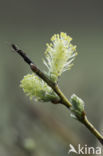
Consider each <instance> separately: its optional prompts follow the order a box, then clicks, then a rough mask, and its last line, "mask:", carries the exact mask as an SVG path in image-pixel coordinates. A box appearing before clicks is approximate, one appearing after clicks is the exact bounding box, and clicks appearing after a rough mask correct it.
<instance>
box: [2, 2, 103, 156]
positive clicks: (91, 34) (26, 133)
mask: <svg viewBox="0 0 103 156" xmlns="http://www.w3.org/2000/svg"><path fill="white" fill-rule="evenodd" d="M102 16H103V2H102V1H101V0H98V1H95V0H91V1H90V0H86V1H83V0H77V1H76V0H68V1H67V0H63V1H58V0H55V1H48V0H44V1H42V0H9V1H7V0H0V156H18V155H19V156H67V155H68V148H69V144H73V145H74V146H75V147H76V146H77V145H78V144H81V145H85V144H87V145H88V146H94V147H95V146H97V145H99V146H100V144H98V141H97V140H96V138H95V137H94V136H93V135H92V134H91V133H90V132H89V131H88V130H87V129H86V128H85V127H84V126H83V125H81V124H80V123H79V122H77V121H75V120H74V119H72V118H70V113H69V111H68V110H67V109H66V108H65V107H64V106H62V105H53V104H51V103H40V102H35V101H30V100H29V98H28V97H26V96H25V95H24V93H23V91H22V90H21V88H19V83H20V80H21V79H22V78H23V76H24V75H26V74H28V73H31V71H30V69H29V67H28V65H27V64H25V63H24V62H23V60H22V59H21V58H20V57H19V56H17V55H16V54H15V53H13V52H12V50H11V47H10V44H11V43H15V44H17V45H18V46H19V47H20V48H21V49H23V50H24V51H25V52H26V53H27V54H28V56H30V58H31V59H32V60H33V61H34V62H35V64H37V65H38V66H39V67H40V69H42V70H44V69H45V67H44V65H43V63H42V61H41V60H42V58H43V57H44V51H45V48H46V46H45V44H46V43H47V42H49V40H50V37H51V36H52V35H53V34H55V33H59V32H61V31H62V32H66V33H67V34H68V35H70V36H71V37H72V38H73V42H72V43H73V44H76V45H77V51H78V54H79V55H78V56H77V58H76V60H75V62H74V66H73V67H72V70H71V71H68V72H65V73H64V74H63V75H62V77H61V79H60V82H59V84H60V87H61V88H62V90H63V92H64V93H65V95H66V96H67V97H68V98H70V96H71V95H72V94H73V93H75V94H77V95H78V96H79V97H81V98H82V99H83V100H84V101H85V109H86V111H87V115H88V118H89V120H90V121H91V122H92V123H93V124H94V125H95V127H96V128H97V129H98V130H99V131H100V132H101V133H102V134H103V113H102V110H103V17H102Z"/></svg>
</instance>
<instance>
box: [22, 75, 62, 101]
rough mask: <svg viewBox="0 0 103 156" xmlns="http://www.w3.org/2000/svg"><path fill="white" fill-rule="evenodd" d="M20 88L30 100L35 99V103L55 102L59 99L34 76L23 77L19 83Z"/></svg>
mask: <svg viewBox="0 0 103 156" xmlns="http://www.w3.org/2000/svg"><path fill="white" fill-rule="evenodd" d="M20 87H21V88H22V89H23V91H24V93H26V95H28V96H30V99H32V98H33V97H35V100H36V101H44V102H47V101H55V100H56V101H57V100H59V97H58V96H57V95H56V93H55V92H54V91H53V90H52V89H51V88H50V87H49V86H48V85H47V84H46V83H45V82H44V81H43V80H42V79H40V78H39V77H38V76H36V75H35V74H28V75H26V76H24V78H23V80H21V82H20Z"/></svg>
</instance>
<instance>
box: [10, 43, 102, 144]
mask: <svg viewBox="0 0 103 156" xmlns="http://www.w3.org/2000/svg"><path fill="white" fill-rule="evenodd" d="M11 46H12V48H13V50H14V51H15V52H17V53H18V54H19V55H20V56H21V57H22V58H23V59H24V61H25V62H26V63H28V64H29V65H30V68H31V70H32V71H33V72H34V73H36V74H37V75H38V76H39V77H40V78H41V79H42V80H44V81H45V82H46V83H47V84H48V85H49V86H50V87H51V88H52V89H53V90H54V91H55V93H56V94H57V95H58V96H59V97H60V101H58V102H56V103H61V104H63V105H65V106H66V107H67V108H69V109H70V108H71V107H72V104H71V103H70V102H69V101H68V99H67V98H66V97H65V96H64V94H63V93H62V91H61V90H60V89H59V87H58V85H57V84H56V83H54V82H52V81H51V80H50V79H48V77H47V76H46V75H45V74H44V73H43V72H42V71H41V70H40V69H39V68H38V67H37V66H36V65H35V64H34V63H33V62H32V61H31V60H30V59H29V58H28V57H27V56H26V54H25V53H24V52H23V51H22V50H20V49H18V48H17V46H16V45H14V44H12V45H11ZM53 103H55V102H53ZM77 118H78V120H79V121H80V122H81V123H82V124H83V125H85V126H86V127H87V128H88V129H89V130H90V132H91V133H92V134H94V136H95V137H96V138H97V139H98V140H99V142H100V143H101V144H102V145H103V136H102V135H101V134H100V133H99V132H98V131H97V130H96V128H95V127H94V126H93V125H92V124H91V123H90V122H89V120H88V119H87V116H86V114H85V112H83V114H82V118H79V117H78V116H77Z"/></svg>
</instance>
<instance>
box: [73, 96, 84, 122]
mask: <svg viewBox="0 0 103 156" xmlns="http://www.w3.org/2000/svg"><path fill="white" fill-rule="evenodd" d="M70 101H71V104H72V107H71V112H72V114H71V116H72V117H74V118H76V119H82V117H83V115H84V101H83V100H82V99H81V98H79V97H78V96H77V95H75V94H73V95H72V96H71V98H70Z"/></svg>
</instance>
